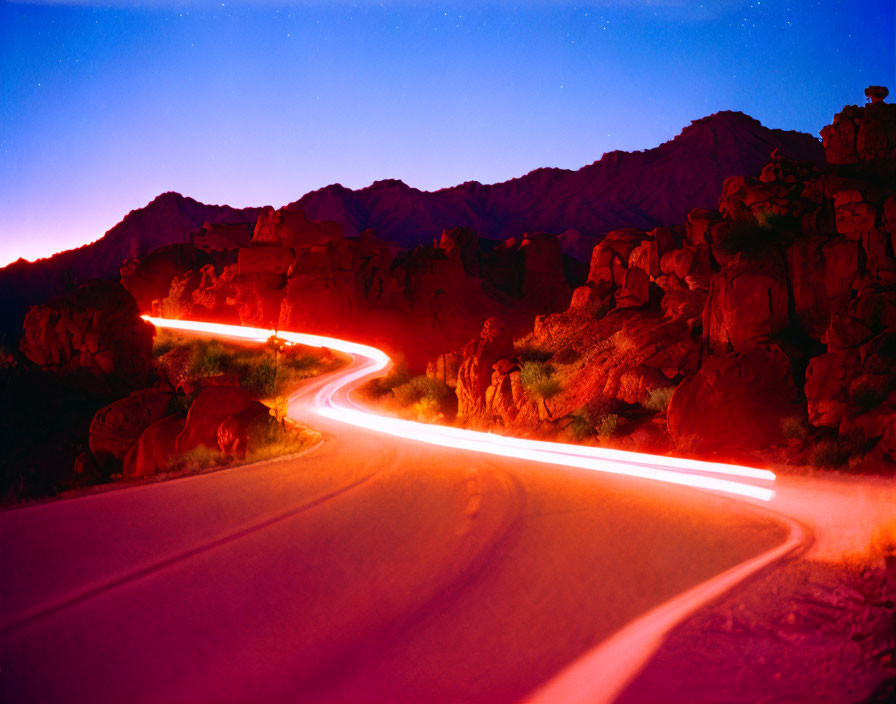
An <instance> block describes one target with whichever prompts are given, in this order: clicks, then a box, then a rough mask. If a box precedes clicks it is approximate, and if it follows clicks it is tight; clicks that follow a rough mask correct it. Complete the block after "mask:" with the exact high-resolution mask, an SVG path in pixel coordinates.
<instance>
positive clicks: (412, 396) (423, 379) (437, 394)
mask: <svg viewBox="0 0 896 704" xmlns="http://www.w3.org/2000/svg"><path fill="white" fill-rule="evenodd" d="M392 393H393V394H394V395H395V400H396V401H397V402H398V403H399V404H400V405H402V406H411V405H413V404H415V403H418V402H421V401H424V402H426V403H427V404H428V405H430V406H432V407H433V408H438V407H440V406H441V404H443V403H444V402H445V401H447V400H448V399H449V398H451V396H453V394H454V392H453V391H452V390H451V388H450V387H449V386H448V385H447V384H446V383H445V382H444V381H442V380H441V379H433V378H432V377H428V376H425V375H421V376H415V377H413V378H412V379H410V380H408V381H407V382H405V383H404V384H402V385H401V386H396V387H395V388H393V389H392Z"/></svg>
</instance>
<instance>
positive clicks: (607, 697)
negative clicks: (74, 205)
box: [520, 504, 812, 704]
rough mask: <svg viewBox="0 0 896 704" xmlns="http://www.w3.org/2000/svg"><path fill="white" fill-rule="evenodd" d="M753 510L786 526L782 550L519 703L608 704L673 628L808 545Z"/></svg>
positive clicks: (705, 588)
mask: <svg viewBox="0 0 896 704" xmlns="http://www.w3.org/2000/svg"><path fill="white" fill-rule="evenodd" d="M751 505H752V506H753V507H754V508H756V509H757V510H759V511H760V512H763V513H766V514H769V515H771V516H773V517H774V518H776V519H778V520H780V521H782V522H784V523H785V524H786V525H787V526H788V527H789V529H790V531H789V533H788V535H787V538H786V540H785V541H784V542H783V543H782V544H781V545H778V546H777V547H774V548H772V549H771V550H767V551H766V552H764V553H761V554H759V555H757V556H756V557H753V558H750V559H749V560H747V561H745V562H741V563H740V564H738V565H735V566H734V567H731V568H729V569H727V570H725V571H724V572H722V573H721V574H718V575H716V576H715V577H712V578H711V579H708V580H706V581H705V582H702V583H700V584H698V585H696V586H695V587H691V588H690V589H688V590H687V591H685V592H683V593H682V594H679V595H678V596H676V597H673V598H672V599H670V600H669V601H666V602H664V603H663V604H660V605H659V606H657V607H655V608H653V609H651V610H650V611H648V612H647V613H645V614H643V615H641V616H639V617H638V618H637V619H635V620H634V621H632V622H630V623H629V624H628V625H626V626H624V627H623V628H622V629H620V630H619V631H616V633H614V634H613V635H611V636H610V637H609V638H607V639H605V640H603V641H601V642H600V643H599V644H598V645H596V646H595V647H593V648H592V649H591V650H588V651H586V652H585V653H584V654H583V655H580V656H579V657H578V658H577V659H576V660H574V661H573V662H572V663H570V664H569V665H567V666H566V667H564V668H563V669H562V670H560V672H558V673H557V674H556V675H554V676H553V677H552V678H551V679H549V680H548V681H547V682H545V683H543V684H542V685H540V686H539V687H538V688H537V689H535V691H534V692H532V693H530V694H529V695H527V696H526V697H525V698H523V699H522V700H521V703H520V704H556V702H564V704H611V703H612V702H614V701H616V699H617V698H618V697H619V696H620V695H621V694H622V693H623V692H624V691H625V689H626V688H627V687H628V686H629V684H631V682H632V681H633V680H634V679H635V677H637V675H638V674H639V673H640V672H641V671H642V670H643V669H644V668H645V667H646V666H647V664H648V663H649V662H650V660H651V659H652V658H653V656H654V655H655V654H656V653H657V651H658V650H659V649H660V647H661V646H662V644H663V642H664V641H665V640H666V637H667V636H668V635H669V633H670V632H671V631H672V629H673V628H675V627H676V626H678V625H679V624H680V623H681V622H683V621H684V620H685V619H687V618H688V617H689V616H691V615H692V614H694V613H695V612H696V611H698V610H699V609H700V608H702V607H703V606H705V605H707V604H708V603H709V602H711V601H714V600H715V599H718V598H719V597H721V596H723V595H724V594H726V593H727V592H729V591H731V590H732V589H734V588H735V587H736V586H738V585H740V584H742V583H743V582H745V581H746V580H747V579H749V578H750V577H752V576H754V575H756V574H757V573H759V572H761V571H762V570H764V569H766V568H768V567H770V566H772V565H774V564H775V563H777V562H781V561H783V560H784V559H786V558H788V557H790V556H791V555H793V554H795V553H797V552H798V551H803V550H805V549H807V548H808V547H809V546H810V545H811V544H812V534H811V532H810V531H809V530H808V528H806V527H805V526H804V525H803V524H801V523H800V522H798V521H796V520H794V519H793V518H791V517H790V516H786V515H784V514H782V513H778V512H777V511H774V510H772V509H768V508H765V507H764V506H758V505H755V504H751Z"/></svg>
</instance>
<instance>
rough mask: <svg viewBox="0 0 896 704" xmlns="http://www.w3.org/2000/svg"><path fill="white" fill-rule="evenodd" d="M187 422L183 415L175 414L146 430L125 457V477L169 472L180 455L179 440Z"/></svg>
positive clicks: (158, 421)
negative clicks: (172, 462)
mask: <svg viewBox="0 0 896 704" xmlns="http://www.w3.org/2000/svg"><path fill="white" fill-rule="evenodd" d="M185 422H186V419H185V418H184V417H183V416H182V415H179V414H173V415H170V416H165V417H164V418H161V419H159V420H157V421H156V422H155V423H153V424H152V425H150V426H149V427H148V428H146V430H144V431H143V433H141V435H140V438H139V439H138V440H137V442H136V443H135V444H134V446H133V447H132V448H131V450H130V451H129V452H128V454H127V457H125V461H124V471H123V474H124V476H126V477H148V476H151V475H153V474H157V473H159V472H164V471H165V470H167V469H168V468H169V466H170V463H171V461H172V460H173V459H174V458H175V457H176V456H177V454H178V451H177V438H178V436H179V435H180V434H181V432H183V429H184V423H185Z"/></svg>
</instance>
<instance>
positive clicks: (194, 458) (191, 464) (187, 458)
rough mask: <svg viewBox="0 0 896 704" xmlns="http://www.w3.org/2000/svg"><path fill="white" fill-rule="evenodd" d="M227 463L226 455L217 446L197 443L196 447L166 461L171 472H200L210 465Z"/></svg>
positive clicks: (218, 465) (217, 465)
mask: <svg viewBox="0 0 896 704" xmlns="http://www.w3.org/2000/svg"><path fill="white" fill-rule="evenodd" d="M226 463H227V457H226V456H225V455H224V453H222V452H221V451H220V450H218V449H217V448H214V449H213V448H210V447H206V446H205V445H199V446H198V447H196V448H194V449H192V450H189V451H188V452H182V453H181V454H179V455H177V456H176V457H174V458H173V459H171V460H170V461H169V462H168V469H169V470H170V471H172V472H178V473H180V472H183V473H191V472H200V471H202V470H204V469H210V468H211V467H220V466H223V465H224V464H226Z"/></svg>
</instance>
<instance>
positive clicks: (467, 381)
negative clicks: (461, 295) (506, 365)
mask: <svg viewBox="0 0 896 704" xmlns="http://www.w3.org/2000/svg"><path fill="white" fill-rule="evenodd" d="M462 356H463V362H461V365H460V368H459V370H458V373H457V386H456V391H457V405H458V411H457V412H458V415H459V416H461V417H463V418H473V417H475V416H477V415H480V414H481V413H482V412H483V411H484V410H485V405H486V399H485V392H486V389H488V387H489V386H490V385H491V383H492V367H493V365H495V364H496V363H497V362H498V361H499V360H502V359H509V358H511V357H513V356H514V351H513V338H512V337H511V334H510V330H509V329H508V327H507V325H506V324H505V323H503V322H502V321H501V320H499V319H498V318H489V319H488V320H486V321H485V324H484V325H483V326H482V331H481V332H480V335H479V339H478V340H470V341H469V342H468V343H467V345H466V347H465V348H464V351H463V355H462Z"/></svg>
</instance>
